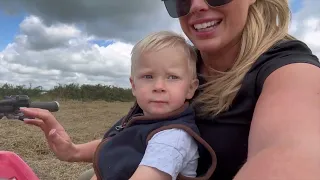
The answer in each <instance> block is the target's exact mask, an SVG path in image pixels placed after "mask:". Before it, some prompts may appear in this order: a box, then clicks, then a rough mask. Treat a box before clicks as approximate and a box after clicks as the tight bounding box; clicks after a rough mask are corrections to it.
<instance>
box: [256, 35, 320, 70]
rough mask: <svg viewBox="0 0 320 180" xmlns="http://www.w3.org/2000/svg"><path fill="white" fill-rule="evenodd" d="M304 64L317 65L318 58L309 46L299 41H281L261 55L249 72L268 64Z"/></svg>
mask: <svg viewBox="0 0 320 180" xmlns="http://www.w3.org/2000/svg"><path fill="white" fill-rule="evenodd" d="M294 62H298V63H299V62H301V63H303V62H306V63H312V64H315V65H319V59H318V57H317V56H316V55H315V54H313V52H312V50H311V49H310V48H309V46H308V45H307V44H306V43H304V42H303V41H300V40H281V41H279V42H277V43H276V44H274V45H273V46H272V47H271V48H269V49H268V50H267V51H266V52H265V53H263V54H262V55H261V56H260V57H259V58H258V59H257V61H256V62H255V63H254V64H253V66H252V68H251V70H255V69H257V68H262V67H264V66H266V65H267V64H268V63H272V64H286V63H294Z"/></svg>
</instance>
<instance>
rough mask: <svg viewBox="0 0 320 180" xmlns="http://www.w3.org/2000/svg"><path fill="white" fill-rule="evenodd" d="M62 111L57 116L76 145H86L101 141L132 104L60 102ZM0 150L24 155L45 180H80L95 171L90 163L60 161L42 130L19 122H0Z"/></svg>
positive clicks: (42, 179)
mask: <svg viewBox="0 0 320 180" xmlns="http://www.w3.org/2000/svg"><path fill="white" fill-rule="evenodd" d="M59 103H60V107H61V108H60V110H59V112H56V113H54V115H55V117H56V118H57V119H58V121H59V122H60V123H61V124H62V125H63V126H64V127H65V129H66V131H67V132H68V134H69V135H70V136H71V138H72V140H73V142H74V143H85V142H88V141H91V140H93V139H98V138H101V137H102V136H103V134H104V132H105V131H106V130H107V129H109V128H110V127H111V125H112V124H113V123H114V122H115V121H117V120H118V119H119V118H120V117H121V116H123V115H125V114H126V113H127V111H128V110H129V108H130V106H131V105H132V103H121V102H116V103H107V102H103V101H101V102H100V101H98V102H97V101H95V102H77V101H66V102H59ZM0 150H7V151H13V152H15V153H17V154H18V155H19V156H21V157H22V158H23V159H24V160H25V161H26V162H27V163H28V164H29V165H30V167H31V168H32V169H33V170H34V171H35V173H36V174H37V175H38V177H39V178H40V179H41V180H54V179H61V180H62V179H68V180H72V179H77V177H78V176H79V175H80V174H81V172H83V171H85V170H86V169H89V168H91V167H92V166H91V164H88V163H67V162H62V161H59V160H58V159H57V158H55V156H54V154H53V153H52V152H51V151H50V149H49V148H48V146H47V143H46V141H45V138H44V136H43V133H42V131H41V130H40V129H38V128H37V127H34V126H28V125H25V124H24V123H23V122H21V121H18V120H5V119H3V120H0Z"/></svg>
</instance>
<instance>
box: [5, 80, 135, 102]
mask: <svg viewBox="0 0 320 180" xmlns="http://www.w3.org/2000/svg"><path fill="white" fill-rule="evenodd" d="M10 95H28V96H29V97H30V98H31V99H37V100H79V101H95V100H104V101H108V102H113V101H121V102H130V101H133V100H134V96H133V95H132V92H131V89H129V88H128V89H125V88H121V87H116V86H110V85H102V84H97V85H88V84H83V85H79V84H75V83H71V84H65V85H62V84H59V85H57V86H54V87H53V88H52V89H49V90H44V89H43V87H42V86H37V87H32V85H31V84H30V85H29V86H26V85H12V84H3V85H1V86H0V96H1V97H2V98H4V96H10ZM1 97H0V98H1Z"/></svg>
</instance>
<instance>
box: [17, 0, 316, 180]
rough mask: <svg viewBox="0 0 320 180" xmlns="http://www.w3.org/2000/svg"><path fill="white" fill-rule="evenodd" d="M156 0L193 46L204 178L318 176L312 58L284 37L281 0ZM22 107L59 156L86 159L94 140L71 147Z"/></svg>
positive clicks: (52, 125)
mask: <svg viewBox="0 0 320 180" xmlns="http://www.w3.org/2000/svg"><path fill="white" fill-rule="evenodd" d="M163 1H164V3H165V5H166V8H167V10H168V12H169V14H170V15H171V16H172V17H173V18H179V21H180V24H181V28H182V30H183V31H184V33H185V34H186V35H187V36H188V38H189V39H190V40H191V41H192V43H193V44H194V45H195V47H196V48H197V50H198V55H199V64H198V71H199V77H201V78H202V83H203V84H202V87H201V88H200V89H199V93H198V96H197V97H196V98H195V99H194V101H193V103H194V105H195V107H196V108H197V112H198V116H199V117H198V119H197V123H198V126H199V128H200V131H201V134H202V137H203V138H204V139H205V140H206V141H207V142H208V143H209V144H210V146H211V147H212V148H213V149H214V150H215V152H216V155H217V161H218V162H217V167H216V169H215V172H214V174H213V176H212V179H215V180H219V179H223V180H227V179H233V178H234V179H236V180H240V179H245V180H250V179H260V180H263V179H310V180H311V179H318V177H319V176H320V171H319V168H320V165H319V164H320V153H319V152H320V141H319V139H320V83H319V82H320V81H319V79H320V68H319V67H320V63H319V61H318V59H317V57H316V56H314V55H312V52H311V51H310V49H309V48H308V47H307V46H306V45H305V44H304V43H303V42H300V41H298V40H295V39H294V38H293V37H291V36H290V35H288V24H289V19H290V16H289V15H290V14H289V7H288V2H287V0H185V1H181V0H163ZM23 112H24V113H25V114H27V115H31V116H35V117H38V118H40V119H43V121H41V120H29V121H26V123H29V124H33V125H36V126H39V127H41V128H42V130H43V131H44V132H45V134H46V135H47V138H48V142H49V143H50V146H51V148H52V150H53V151H54V152H55V153H56V155H57V156H58V158H59V159H61V160H65V161H72V162H74V161H87V162H91V161H92V155H93V153H94V149H95V148H96V147H97V145H98V143H99V142H100V140H97V141H92V142H89V143H86V144H80V145H74V144H73V143H72V142H71V141H70V138H69V136H68V135H67V134H66V132H65V131H64V129H63V127H62V126H61V125H60V124H59V123H58V122H57V121H56V119H55V118H54V117H53V116H52V115H51V114H50V113H48V112H46V111H43V110H39V109H24V110H23ZM205 157H206V155H203V157H202V158H203V159H204V160H205V159H206V158H205ZM206 165H207V164H206V162H205V161H203V162H202V163H201V164H200V166H199V170H200V171H204V169H201V168H202V166H206ZM140 170H141V171H144V172H145V174H146V179H147V177H148V174H149V173H155V172H154V170H153V169H151V168H147V167H146V168H145V169H140Z"/></svg>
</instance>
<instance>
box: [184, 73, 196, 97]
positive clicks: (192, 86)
mask: <svg viewBox="0 0 320 180" xmlns="http://www.w3.org/2000/svg"><path fill="white" fill-rule="evenodd" d="M198 87H199V80H198V79H197V78H195V79H193V80H192V82H191V83H190V87H189V89H188V92H187V97H186V99H192V97H193V96H194V93H195V92H196V90H197V89H198Z"/></svg>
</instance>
